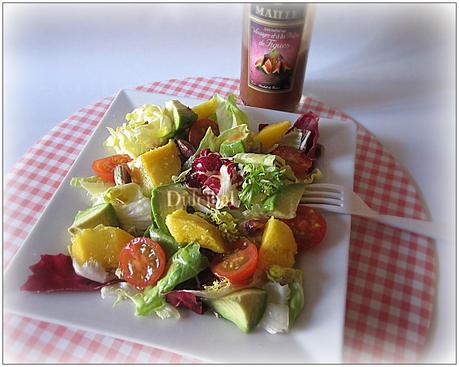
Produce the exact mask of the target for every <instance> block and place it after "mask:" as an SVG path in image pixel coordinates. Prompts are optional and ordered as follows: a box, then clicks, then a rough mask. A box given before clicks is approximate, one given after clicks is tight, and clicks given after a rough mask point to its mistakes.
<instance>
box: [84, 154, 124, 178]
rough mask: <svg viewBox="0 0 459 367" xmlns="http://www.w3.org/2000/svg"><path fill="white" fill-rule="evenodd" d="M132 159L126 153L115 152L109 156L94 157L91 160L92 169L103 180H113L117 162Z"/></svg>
mask: <svg viewBox="0 0 459 367" xmlns="http://www.w3.org/2000/svg"><path fill="white" fill-rule="evenodd" d="M131 160H132V158H131V157H129V156H128V155H127V154H115V155H112V156H110V157H105V158H101V159H96V160H95V161H94V162H92V170H93V171H94V173H95V174H96V175H97V176H99V177H100V178H101V179H102V180H104V181H105V182H115V179H114V178H113V171H114V170H115V167H116V166H117V165H119V164H123V163H127V162H130V161H131Z"/></svg>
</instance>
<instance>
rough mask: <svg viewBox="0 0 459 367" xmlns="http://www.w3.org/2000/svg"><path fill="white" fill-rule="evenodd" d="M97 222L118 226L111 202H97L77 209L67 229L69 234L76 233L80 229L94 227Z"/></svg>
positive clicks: (118, 222)
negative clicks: (83, 208) (91, 205)
mask: <svg viewBox="0 0 459 367" xmlns="http://www.w3.org/2000/svg"><path fill="white" fill-rule="evenodd" d="M99 224H103V225H104V226H109V227H119V226H120V221H119V220H118V217H117V215H116V212H115V209H114V208H113V206H112V204H109V203H103V204H97V205H94V206H93V207H91V208H88V209H85V210H80V211H78V213H77V215H76V216H75V220H74V221H73V224H72V225H71V226H70V228H69V229H68V231H69V232H70V234H76V233H77V232H79V231H80V230H82V229H86V228H94V227H96V226H97V225H99Z"/></svg>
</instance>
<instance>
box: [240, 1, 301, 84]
mask: <svg viewBox="0 0 459 367" xmlns="http://www.w3.org/2000/svg"><path fill="white" fill-rule="evenodd" d="M291 8H292V7H290V10H285V9H284V10H282V9H279V8H275V7H274V8H273V7H265V6H264V5H263V4H254V5H252V6H251V10H250V17H249V40H248V48H249V50H248V75H249V78H248V84H249V87H251V88H253V89H256V90H259V91H262V92H289V91H291V89H292V87H293V80H294V76H295V68H296V63H297V58H298V51H299V48H300V43H301V36H302V32H303V26H304V8H303V9H302V8H298V7H293V10H292V9H291Z"/></svg>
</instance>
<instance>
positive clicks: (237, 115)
mask: <svg viewBox="0 0 459 367" xmlns="http://www.w3.org/2000/svg"><path fill="white" fill-rule="evenodd" d="M214 98H215V100H216V101H217V108H216V111H215V113H216V116H217V123H218V128H219V129H220V133H222V132H224V131H226V130H228V129H231V128H233V127H236V126H239V125H243V124H244V125H247V124H248V123H249V119H248V117H247V115H246V114H245V112H243V111H242V110H240V109H239V107H237V105H236V96H235V95H234V94H231V95H230V96H228V99H227V100H225V99H224V98H222V97H220V96H219V95H215V96H214Z"/></svg>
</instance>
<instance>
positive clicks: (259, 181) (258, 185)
mask: <svg viewBox="0 0 459 367" xmlns="http://www.w3.org/2000/svg"><path fill="white" fill-rule="evenodd" d="M284 173H285V169H284V168H279V167H276V166H271V167H269V166H263V165H257V164H246V165H244V166H243V169H242V175H243V177H244V182H243V183H242V190H241V192H240V193H239V198H240V199H241V202H242V203H243V204H244V205H245V207H246V208H247V209H249V210H250V209H252V208H253V206H254V205H259V204H261V203H263V201H264V200H265V199H267V198H268V197H270V196H271V195H274V194H275V193H276V192H277V191H278V190H279V189H280V188H281V187H282V186H283V185H284V182H283V178H284Z"/></svg>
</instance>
